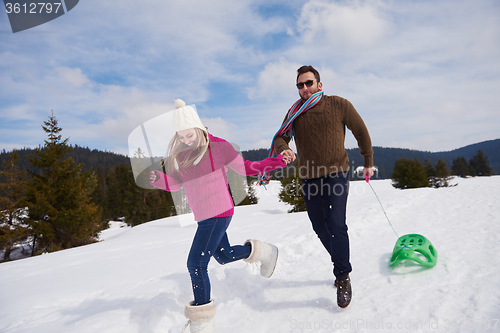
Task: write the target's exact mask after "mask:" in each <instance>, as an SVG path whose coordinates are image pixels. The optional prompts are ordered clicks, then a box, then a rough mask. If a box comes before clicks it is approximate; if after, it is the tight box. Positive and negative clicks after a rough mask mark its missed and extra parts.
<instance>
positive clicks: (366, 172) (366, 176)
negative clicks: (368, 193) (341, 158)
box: [363, 168, 374, 182]
mask: <svg viewBox="0 0 500 333" xmlns="http://www.w3.org/2000/svg"><path fill="white" fill-rule="evenodd" d="M373 175H374V172H373V168H364V169H363V179H366V181H367V182H368V181H369V180H370V178H372V177H373Z"/></svg>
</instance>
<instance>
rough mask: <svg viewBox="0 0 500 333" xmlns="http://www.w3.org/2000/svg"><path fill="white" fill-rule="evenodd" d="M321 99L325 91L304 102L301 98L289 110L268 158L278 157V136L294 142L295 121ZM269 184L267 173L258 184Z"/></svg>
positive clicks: (272, 143)
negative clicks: (276, 145)
mask: <svg viewBox="0 0 500 333" xmlns="http://www.w3.org/2000/svg"><path fill="white" fill-rule="evenodd" d="M321 97H323V91H321V90H320V91H318V92H317V93H315V94H313V95H311V97H309V98H308V99H307V101H305V102H304V100H302V98H301V99H299V100H298V101H297V102H295V103H294V104H293V105H292V107H291V108H290V110H288V114H287V117H286V120H285V122H284V123H283V125H281V127H280V129H279V130H278V132H276V134H275V135H274V137H273V140H272V141H271V149H269V156H268V157H271V156H273V157H275V156H277V154H276V151H275V150H274V140H275V139H276V137H277V136H285V137H287V138H292V140H293V137H294V136H295V129H294V128H293V121H294V120H295V119H296V118H297V117H298V116H300V115H301V114H302V113H304V112H306V111H307V110H309V109H311V108H313V107H314V106H315V105H316V104H318V102H319V101H320V100H321ZM268 182H269V177H268V175H267V172H265V173H263V174H260V175H259V179H258V181H257V183H259V184H260V185H263V184H265V183H268Z"/></svg>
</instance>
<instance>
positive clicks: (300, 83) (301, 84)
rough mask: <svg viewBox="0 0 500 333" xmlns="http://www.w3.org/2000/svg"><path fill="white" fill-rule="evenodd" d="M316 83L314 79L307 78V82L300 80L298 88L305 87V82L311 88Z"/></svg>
mask: <svg viewBox="0 0 500 333" xmlns="http://www.w3.org/2000/svg"><path fill="white" fill-rule="evenodd" d="M313 83H314V80H307V81H306V82H298V83H297V89H302V88H304V84H305V85H306V86H307V87H308V88H309V87H310V86H312V85H313Z"/></svg>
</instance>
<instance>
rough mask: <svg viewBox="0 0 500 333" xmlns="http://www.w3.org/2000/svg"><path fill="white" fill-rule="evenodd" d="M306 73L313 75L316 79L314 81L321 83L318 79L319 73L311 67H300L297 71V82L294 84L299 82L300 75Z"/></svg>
mask: <svg viewBox="0 0 500 333" xmlns="http://www.w3.org/2000/svg"><path fill="white" fill-rule="evenodd" d="M307 72H311V73H313V74H314V77H315V78H316V81H318V83H319V82H321V79H320V78H319V72H318V71H317V70H316V69H315V68H314V67H313V66H311V65H309V66H302V67H300V68H299V69H297V81H296V82H299V76H300V75H301V74H304V73H307Z"/></svg>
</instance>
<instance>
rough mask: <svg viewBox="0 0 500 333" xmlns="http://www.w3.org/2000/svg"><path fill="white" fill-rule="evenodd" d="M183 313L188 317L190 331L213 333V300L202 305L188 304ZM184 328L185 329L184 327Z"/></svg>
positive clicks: (194, 332)
mask: <svg viewBox="0 0 500 333" xmlns="http://www.w3.org/2000/svg"><path fill="white" fill-rule="evenodd" d="M184 315H185V316H186V318H187V319H189V322H188V324H189V325H191V327H190V330H191V333H214V330H215V322H214V316H215V303H214V301H210V303H207V304H202V305H191V304H189V305H187V306H186V308H185V310H184ZM186 326H187V325H186ZM184 329H186V327H185V328H184Z"/></svg>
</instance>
